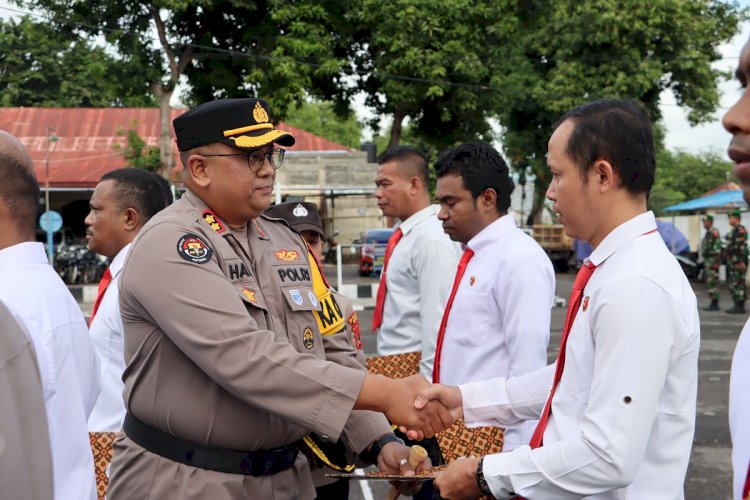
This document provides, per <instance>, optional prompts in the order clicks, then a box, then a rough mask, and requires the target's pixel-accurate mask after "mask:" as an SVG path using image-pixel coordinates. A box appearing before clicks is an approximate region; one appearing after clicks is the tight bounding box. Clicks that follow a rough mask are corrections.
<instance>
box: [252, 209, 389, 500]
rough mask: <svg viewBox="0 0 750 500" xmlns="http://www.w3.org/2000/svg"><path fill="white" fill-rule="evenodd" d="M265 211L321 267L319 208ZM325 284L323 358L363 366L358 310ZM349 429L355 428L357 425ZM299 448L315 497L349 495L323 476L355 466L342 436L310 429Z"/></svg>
mask: <svg viewBox="0 0 750 500" xmlns="http://www.w3.org/2000/svg"><path fill="white" fill-rule="evenodd" d="M265 214H266V215H267V216H268V217H271V218H278V219H280V220H283V221H285V222H286V223H287V224H289V227H291V228H292V229H294V230H295V231H297V232H298V233H299V234H300V236H302V239H304V240H305V243H307V247H308V249H309V251H310V253H311V254H312V256H313V258H315V262H314V263H313V262H311V263H310V265H311V266H313V265H314V266H317V267H318V268H319V267H320V262H322V260H323V241H324V240H325V233H324V232H323V221H322V220H321V218H320V212H319V211H318V207H317V206H316V205H315V204H314V203H310V202H290V203H280V204H278V205H274V206H272V207H271V208H269V209H268V210H266V212H265ZM321 276H322V274H321ZM327 288H328V289H330V290H331V296H330V300H331V302H332V304H331V305H332V306H333V307H330V308H327V307H325V306H324V307H323V308H322V309H321V310H322V311H328V310H330V311H332V312H333V316H334V318H335V321H336V323H337V324H338V326H337V327H336V328H332V329H329V330H328V332H329V333H328V334H327V335H325V334H324V335H323V348H324V350H325V352H326V359H328V360H329V361H333V362H335V363H338V364H340V365H343V366H349V367H351V368H357V369H362V370H365V369H366V368H365V356H364V353H363V352H362V339H361V337H360V330H359V318H358V317H357V313H356V312H355V311H354V308H353V306H352V303H351V301H350V300H349V299H348V298H346V297H345V296H344V295H341V294H340V293H338V292H336V291H335V290H333V289H331V288H330V287H327ZM324 300H325V299H324ZM368 413H369V412H368ZM370 415H372V416H373V417H376V418H378V420H380V419H382V418H383V417H382V415H378V414H375V413H370ZM380 425H382V426H385V429H386V432H387V431H389V430H390V427H389V424H388V422H387V421H383V420H380ZM352 430H354V431H356V430H357V429H352ZM345 431H346V429H345ZM302 450H303V451H304V452H305V453H306V455H307V457H308V461H309V462H310V469H311V472H312V475H313V483H314V484H315V493H316V494H317V496H318V498H326V499H329V500H337V499H346V498H349V481H348V480H346V479H339V480H335V479H333V478H330V477H326V473H330V472H342V471H344V472H351V471H353V470H354V468H355V464H354V463H352V462H353V461H354V460H351V459H349V458H350V457H351V451H350V450H347V449H346V446H345V444H344V443H343V442H342V441H341V440H339V441H338V442H336V443H331V442H326V441H323V440H321V439H320V438H319V436H317V435H316V434H314V433H311V434H309V435H307V436H305V441H304V445H303V448H302ZM347 451H349V453H347Z"/></svg>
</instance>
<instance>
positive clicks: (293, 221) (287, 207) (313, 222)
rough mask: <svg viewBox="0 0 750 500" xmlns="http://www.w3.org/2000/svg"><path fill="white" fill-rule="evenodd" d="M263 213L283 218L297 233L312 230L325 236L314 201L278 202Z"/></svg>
mask: <svg viewBox="0 0 750 500" xmlns="http://www.w3.org/2000/svg"><path fill="white" fill-rule="evenodd" d="M264 214H265V215H266V216H268V217H271V218H274V219H284V220H285V221H286V223H287V224H289V227H291V228H292V229H294V230H295V231H297V232H299V233H301V232H302V231H314V232H316V233H318V234H319V235H320V236H321V237H322V238H325V234H323V221H322V220H321V219H320V212H319V211H318V207H317V205H315V203H309V202H307V201H302V202H289V203H279V204H278V205H274V206H272V207H270V208H269V209H268V210H266V211H265V213H264Z"/></svg>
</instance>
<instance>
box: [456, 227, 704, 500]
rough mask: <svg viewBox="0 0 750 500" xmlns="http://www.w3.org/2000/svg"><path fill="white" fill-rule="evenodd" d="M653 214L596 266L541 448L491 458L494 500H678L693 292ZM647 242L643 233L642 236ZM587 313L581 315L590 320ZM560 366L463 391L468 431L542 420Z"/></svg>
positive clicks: (689, 403)
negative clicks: (516, 498) (513, 499)
mask: <svg viewBox="0 0 750 500" xmlns="http://www.w3.org/2000/svg"><path fill="white" fill-rule="evenodd" d="M655 229H656V223H655V220H654V215H653V213H651V212H647V213H644V214H641V215H638V216H637V217H634V218H633V219H631V220H629V221H627V222H625V223H624V224H622V225H620V226H618V227H617V228H615V229H614V230H613V231H612V232H611V233H609V235H607V237H606V238H605V239H604V240H603V241H602V242H601V244H600V245H599V246H598V247H597V248H596V250H594V252H593V253H592V254H591V256H590V261H591V262H593V264H595V265H596V266H597V268H596V270H595V271H594V273H593V275H592V277H591V280H590V281H589V283H588V284H587V285H586V288H585V289H584V294H583V295H584V297H583V300H582V304H581V306H580V307H579V310H578V314H577V316H576V319H575V321H574V322H573V326H572V329H571V331H570V335H569V338H568V342H567V347H566V360H565V369H564V372H563V376H562V379H561V381H560V384H559V385H558V387H557V391H556V392H555V396H554V398H553V400H552V413H551V415H550V418H549V422H548V425H547V427H546V430H545V433H544V445H543V446H542V447H541V448H537V449H535V450H532V449H531V448H530V447H528V446H521V447H519V448H517V449H516V450H514V451H512V452H509V453H500V454H496V455H490V456H488V457H487V458H485V460H484V471H485V475H486V478H487V481H488V483H489V486H490V488H491V489H492V492H493V494H494V495H495V496H496V497H498V498H507V497H509V496H510V494H511V492H513V491H515V492H516V493H518V494H519V495H523V496H525V497H527V498H555V499H567V498H582V497H585V498H596V499H621V498H632V499H636V498H637V499H640V498H644V499H649V500H661V499H670V500H671V499H682V498H684V494H683V483H684V481H685V473H686V470H687V466H688V460H689V458H690V449H691V447H692V441H693V433H694V430H695V403H696V392H697V378H698V348H699V344H700V322H699V319H698V310H697V303H696V298H695V294H694V293H693V290H692V289H691V288H690V284H689V283H688V281H687V279H686V278H685V275H684V273H683V272H682V270H681V269H680V266H679V264H678V263H677V261H676V260H675V258H674V256H672V255H671V254H670V253H669V250H668V249H667V247H666V246H665V245H664V242H663V241H662V239H661V237H660V236H659V234H658V233H657V232H652V233H649V231H652V230H655ZM644 233H648V234H644ZM584 306H585V310H584ZM553 373H554V364H553V365H549V366H547V367H546V368H543V369H541V370H537V371H535V372H532V373H529V374H527V375H524V376H521V377H516V378H510V379H502V378H500V379H494V380H490V381H485V382H474V383H471V384H468V385H465V386H461V392H462V394H463V403H464V416H465V419H466V422H467V423H468V424H475V423H476V422H480V423H484V422H494V423H495V424H498V425H503V424H507V423H514V422H517V421H519V420H522V419H527V418H539V415H540V414H541V411H542V408H543V406H544V403H545V399H546V397H547V395H548V394H549V390H550V388H551V386H552V378H553Z"/></svg>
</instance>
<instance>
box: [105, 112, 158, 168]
mask: <svg viewBox="0 0 750 500" xmlns="http://www.w3.org/2000/svg"><path fill="white" fill-rule="evenodd" d="M137 126H138V123H137V122H133V123H132V124H131V127H130V128H129V129H127V130H126V129H119V130H118V131H117V135H119V136H124V137H125V145H124V146H120V145H119V144H117V145H115V149H116V150H118V151H120V152H122V156H123V157H124V158H125V160H126V161H127V162H128V165H129V166H131V167H135V168H142V169H144V170H148V171H149V172H156V171H158V170H159V167H160V166H161V159H160V158H159V148H155V147H153V146H149V145H147V144H146V141H144V140H143V139H142V138H141V136H139V135H138V132H136V130H135V129H136V128H137Z"/></svg>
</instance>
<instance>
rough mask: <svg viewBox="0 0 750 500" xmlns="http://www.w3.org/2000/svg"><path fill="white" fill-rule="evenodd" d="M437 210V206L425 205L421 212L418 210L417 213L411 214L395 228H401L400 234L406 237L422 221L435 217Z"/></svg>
mask: <svg viewBox="0 0 750 500" xmlns="http://www.w3.org/2000/svg"><path fill="white" fill-rule="evenodd" d="M438 209H439V206H438V205H427V206H426V207H424V208H423V209H422V210H419V211H418V212H416V213H414V214H412V215H411V217H409V218H408V219H406V220H405V221H403V222H402V223H401V224H399V225H398V226H397V227H399V228H401V232H402V233H404V235H406V234H408V233H409V231H411V230H412V229H414V227H416V225H417V224H419V223H420V222H422V221H423V220H427V219H428V218H430V217H436V216H437V213H438Z"/></svg>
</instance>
